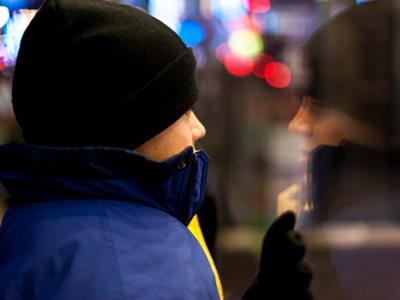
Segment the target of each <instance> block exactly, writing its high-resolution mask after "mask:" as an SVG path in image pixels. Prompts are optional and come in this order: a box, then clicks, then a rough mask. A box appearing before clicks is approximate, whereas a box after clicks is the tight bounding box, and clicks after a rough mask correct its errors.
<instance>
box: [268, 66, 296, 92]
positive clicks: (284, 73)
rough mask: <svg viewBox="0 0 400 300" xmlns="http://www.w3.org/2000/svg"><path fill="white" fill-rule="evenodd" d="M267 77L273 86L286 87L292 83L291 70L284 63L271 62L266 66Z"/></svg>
mask: <svg viewBox="0 0 400 300" xmlns="http://www.w3.org/2000/svg"><path fill="white" fill-rule="evenodd" d="M265 79H266V80H267V82H268V83H269V84H270V85H272V86H273V87H276V88H285V87H287V86H288V85H289V83H290V79H291V74H290V70H289V68H288V67H286V66H285V65H284V64H282V63H278V62H272V63H269V64H268V65H267V67H266V68H265Z"/></svg>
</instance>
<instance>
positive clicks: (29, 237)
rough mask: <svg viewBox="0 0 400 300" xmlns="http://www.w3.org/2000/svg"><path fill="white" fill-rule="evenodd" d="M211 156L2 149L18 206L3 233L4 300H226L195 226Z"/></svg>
mask: <svg viewBox="0 0 400 300" xmlns="http://www.w3.org/2000/svg"><path fill="white" fill-rule="evenodd" d="M208 163H209V158H208V157H207V155H206V154H205V152H203V151H198V152H196V153H195V154H193V149H192V148H191V147H189V148H187V149H186V150H184V151H183V152H182V153H180V154H178V155H176V156H174V157H172V158H170V159H168V160H166V161H163V162H159V163H158V162H154V161H151V160H149V159H147V158H146V157H144V156H142V155H140V154H137V153H135V152H132V151H128V150H124V149H117V148H102V147H96V148H51V147H41V146H34V145H30V144H23V143H20V144H19V143H11V144H7V145H4V146H0V180H1V182H2V185H3V187H2V192H3V194H8V195H7V197H8V199H7V200H8V202H9V204H10V206H11V208H10V209H8V210H7V212H6V214H5V216H4V219H3V223H2V225H1V227H0V299H4V300H13V299H40V300H46V299H52V300H61V299H63V300H64V299H65V300H67V299H68V300H72V299H74V300H75V299H96V300H98V299H113V300H117V299H151V300H153V299H185V300H186V299H199V300H206V299H219V295H218V290H217V286H216V282H215V277H214V274H213V271H212V269H211V267H210V264H209V262H208V260H207V257H206V255H205V253H204V251H203V249H202V247H201V246H200V244H199V243H198V241H197V240H196V238H195V237H194V236H193V235H192V233H191V232H190V231H189V230H188V229H187V225H188V223H189V222H190V220H191V219H192V217H193V216H194V215H195V213H196V212H197V210H198V208H199V206H200V205H201V202H202V200H203V197H204V191H205V184H206V177H207V168H208Z"/></svg>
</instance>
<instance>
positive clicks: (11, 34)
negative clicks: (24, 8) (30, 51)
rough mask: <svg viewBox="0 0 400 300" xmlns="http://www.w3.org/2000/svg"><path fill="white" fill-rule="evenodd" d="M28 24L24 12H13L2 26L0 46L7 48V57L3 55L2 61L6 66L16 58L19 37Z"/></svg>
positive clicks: (19, 41) (19, 42) (11, 63)
mask: <svg viewBox="0 0 400 300" xmlns="http://www.w3.org/2000/svg"><path fill="white" fill-rule="evenodd" d="M27 26H28V19H27V18H26V16H25V15H24V14H13V15H12V17H11V18H10V19H9V20H8V22H7V23H6V25H5V26H4V27H3V34H4V35H3V38H2V40H1V44H0V47H1V46H4V47H5V48H6V49H7V55H6V56H8V57H6V56H4V57H3V59H4V62H5V64H6V65H7V66H10V65H13V64H14V63H15V60H16V59H17V55H18V51H19V47H20V44H21V38H22V35H23V34H24V31H25V29H26V27H27Z"/></svg>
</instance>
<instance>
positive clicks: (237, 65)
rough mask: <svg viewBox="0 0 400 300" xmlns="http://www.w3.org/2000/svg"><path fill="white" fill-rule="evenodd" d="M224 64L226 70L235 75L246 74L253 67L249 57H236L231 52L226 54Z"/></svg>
mask: <svg viewBox="0 0 400 300" xmlns="http://www.w3.org/2000/svg"><path fill="white" fill-rule="evenodd" d="M224 64H225V67H226V69H227V70H228V72H229V73H231V74H233V75H235V76H246V75H248V74H250V73H251V72H252V71H253V68H254V63H253V61H252V60H251V59H249V58H242V57H238V56H236V55H235V54H234V53H232V52H229V53H227V54H226V56H225V60H224Z"/></svg>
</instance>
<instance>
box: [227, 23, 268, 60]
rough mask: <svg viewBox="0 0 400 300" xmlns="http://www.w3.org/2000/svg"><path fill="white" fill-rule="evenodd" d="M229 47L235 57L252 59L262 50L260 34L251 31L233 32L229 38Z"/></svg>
mask: <svg viewBox="0 0 400 300" xmlns="http://www.w3.org/2000/svg"><path fill="white" fill-rule="evenodd" d="M228 43H229V47H230V49H231V50H232V51H233V52H234V53H235V55H237V56H242V57H252V56H254V55H257V54H259V53H261V52H262V51H263V50H264V44H263V41H262V39H261V36H260V34H259V33H258V32H257V31H255V30H252V29H242V30H238V31H235V32H234V33H232V34H231V35H230V37H229V41H228Z"/></svg>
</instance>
